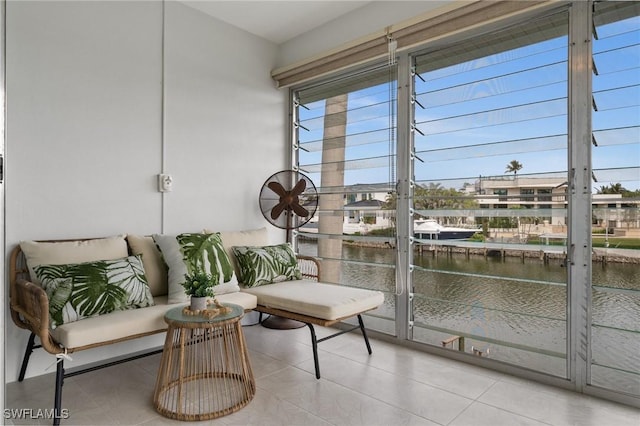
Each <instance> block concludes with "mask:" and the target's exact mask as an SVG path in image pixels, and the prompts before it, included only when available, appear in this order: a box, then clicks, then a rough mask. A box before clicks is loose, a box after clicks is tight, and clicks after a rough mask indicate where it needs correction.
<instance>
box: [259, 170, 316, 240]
mask: <svg viewBox="0 0 640 426" xmlns="http://www.w3.org/2000/svg"><path fill="white" fill-rule="evenodd" d="M259 202H260V211H261V212H262V215H263V216H264V218H265V219H266V220H267V221H268V222H269V223H271V224H272V225H274V226H276V227H278V228H282V229H295V228H299V227H300V226H302V225H304V224H305V223H307V222H309V221H310V220H311V218H313V215H314V214H315V213H316V210H317V208H318V192H317V190H316V187H315V185H314V184H313V182H312V181H311V179H309V177H308V176H306V175H304V174H303V173H300V172H298V171H295V170H282V171H279V172H277V173H274V174H273V175H271V176H270V177H269V178H268V179H267V180H266V181H265V182H264V184H263V185H262V188H261V189H260V197H259Z"/></svg>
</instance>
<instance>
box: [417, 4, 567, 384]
mask: <svg viewBox="0 0 640 426" xmlns="http://www.w3.org/2000/svg"><path fill="white" fill-rule="evenodd" d="M567 33H568V15H567V14H566V13H558V14H554V15H550V16H545V17H544V18H541V19H533V20H530V21H528V22H526V23H521V24H519V25H514V26H513V27H509V28H506V29H504V30H500V31H497V32H491V33H488V34H485V35H482V36H478V37H475V38H473V39H472V40H464V41H462V42H460V43H457V44H451V45H449V46H441V47H439V48H438V49H435V50H432V51H427V52H425V53H423V54H420V55H417V56H416V57H415V58H414V70H415V78H414V80H413V83H414V87H415V98H416V102H415V103H414V118H415V128H416V131H415V132H414V134H413V135H414V145H415V151H416V158H419V160H417V161H414V174H415V180H416V190H415V192H414V197H413V198H414V204H413V208H414V211H415V212H416V215H419V217H418V218H417V219H418V220H419V219H421V218H430V219H433V220H435V221H437V223H438V225H440V228H439V231H438V233H437V234H434V235H435V238H434V237H432V238H431V239H429V238H418V239H417V242H416V244H417V245H418V246H419V247H420V246H421V245H424V246H426V247H429V248H430V250H431V251H432V252H435V255H432V254H430V253H429V252H427V251H426V250H422V251H418V253H417V254H415V256H414V262H413V263H414V265H415V270H414V273H413V279H412V282H413V285H414V289H413V293H414V297H413V304H412V315H413V319H414V327H413V329H412V330H413V340H416V341H419V342H425V343H429V344H432V345H435V346H445V347H447V348H450V349H451V350H453V351H464V352H468V353H473V354H476V355H478V356H484V357H487V356H488V357H490V358H492V359H495V360H500V361H503V362H505V363H511V364H517V365H519V366H524V367H527V368H531V369H535V370H537V371H543V372H545V373H547V374H552V375H556V376H559V377H566V375H567V370H566V342H567V340H566V300H567V286H566V281H567V275H566V269H561V268H554V269H545V268H544V261H540V260H539V257H537V258H533V259H528V258H525V255H524V254H523V253H526V252H527V251H528V250H532V249H531V248H528V245H529V243H531V242H532V241H530V240H536V241H537V240H539V235H541V234H544V233H545V232H546V233H551V232H552V225H551V224H549V225H547V226H545V225H544V223H541V222H543V220H540V218H541V217H543V214H548V212H542V211H539V210H537V209H535V208H534V196H535V195H534V194H535V189H534V186H540V185H549V186H555V185H558V184H561V183H562V182H564V181H566V180H567V140H568V135H567V133H568V130H567V115H568V113H567V104H568V101H567V99H568V74H567V67H568V66H567V61H568V38H567ZM478 176H482V178H481V179H480V178H477V177H478ZM465 182H473V183H474V187H476V186H477V187H481V188H483V189H484V190H485V191H490V193H491V194H493V197H491V198H490V199H489V200H490V201H491V203H493V207H494V208H493V209H488V210H487V209H481V208H480V207H479V205H480V204H485V203H484V200H485V199H486V198H488V197H486V196H483V195H482V194H476V193H475V192H471V193H469V192H463V191H462V190H461V189H462V188H463V186H464V183H465ZM563 213H564V211H563ZM414 229H419V230H422V225H418V224H417V225H416V228H414ZM465 230H466V231H467V233H466V234H465V233H464V231H465ZM416 232H417V231H416ZM558 232H560V231H558ZM565 233H566V230H565ZM424 235H425V234H424V233H421V234H420V236H421V237H423V236H424ZM472 237H473V238H472ZM565 238H566V237H565ZM434 239H435V240H437V242H434ZM485 244H486V245H485ZM487 247H491V248H493V250H487ZM538 247H539V246H538ZM538 247H536V248H537V249H538V250H539V248H538ZM543 250H545V253H546V254H545V256H547V257H548V258H554V259H557V260H554V262H556V263H560V262H561V261H562V257H563V251H564V248H561V247H559V246H556V245H549V246H548V247H545V248H544V249H543ZM456 251H457V252H461V253H464V256H467V257H463V259H465V261H464V262H463V261H456V260H454V259H453V258H452V257H451V256H449V255H448V254H449V253H452V252H456ZM425 253H428V254H425ZM525 295H526V296H525Z"/></svg>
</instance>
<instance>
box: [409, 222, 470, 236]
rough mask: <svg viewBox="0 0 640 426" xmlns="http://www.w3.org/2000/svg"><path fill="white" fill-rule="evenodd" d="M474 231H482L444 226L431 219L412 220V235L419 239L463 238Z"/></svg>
mask: <svg viewBox="0 0 640 426" xmlns="http://www.w3.org/2000/svg"><path fill="white" fill-rule="evenodd" d="M476 232H482V229H480V228H460V227H454V226H444V225H440V224H439V223H438V222H437V221H435V220H433V219H422V220H415V221H414V222H413V236H414V237H415V238H418V239H420V240H465V239H467V238H470V237H471V236H472V235H473V234H475V233H476Z"/></svg>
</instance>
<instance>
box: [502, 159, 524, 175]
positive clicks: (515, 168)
mask: <svg viewBox="0 0 640 426" xmlns="http://www.w3.org/2000/svg"><path fill="white" fill-rule="evenodd" d="M520 169H522V163H520V162H519V161H518V160H511V162H510V163H509V164H507V169H506V170H505V173H507V172H509V173H511V172H513V176H516V175H517V174H518V172H519V171H520Z"/></svg>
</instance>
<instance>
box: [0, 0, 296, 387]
mask: <svg viewBox="0 0 640 426" xmlns="http://www.w3.org/2000/svg"><path fill="white" fill-rule="evenodd" d="M6 15H7V51H6V52H7V53H6V61H7V72H6V86H7V127H6V129H7V138H6V140H7V143H6V156H7V162H6V166H7V167H6V187H5V188H6V216H5V217H6V251H7V255H8V254H9V252H10V251H11V250H12V249H13V247H14V246H15V245H16V244H18V243H19V241H20V240H25V239H55V238H74V237H92V236H105V235H112V234H117V233H137V234H151V233H155V232H162V231H163V230H164V232H167V233H174V232H183V231H197V230H200V229H202V228H203V227H210V228H217V229H220V230H223V229H225V230H231V229H245V228H254V227H261V226H267V223H266V221H264V219H263V218H262V216H261V214H260V212H259V210H258V209H257V197H258V193H259V188H260V185H261V184H262V182H263V181H264V180H265V179H266V178H267V177H268V176H269V175H271V174H272V173H273V172H275V171H277V170H280V169H282V168H284V166H285V152H286V146H287V140H286V127H287V125H286V114H285V112H286V96H287V95H286V92H284V91H278V90H276V89H275V88H274V87H275V86H274V83H273V82H272V81H271V79H270V78H269V72H270V70H271V69H272V68H273V67H274V64H275V57H276V53H277V49H276V46H275V45H273V44H271V43H269V42H267V41H265V40H262V39H260V38H257V37H255V36H252V35H250V34H248V33H246V32H243V31H241V30H238V29H237V28H235V27H232V26H229V25H227V24H225V23H223V22H221V21H218V20H215V19H213V18H211V17H208V16H205V15H203V14H201V13H200V12H197V11H195V10H193V9H191V8H188V7H186V6H184V5H182V4H180V3H176V2H168V3H167V4H166V31H165V36H166V41H165V43H166V44H165V50H164V61H165V65H166V66H165V75H164V93H165V97H164V99H165V104H166V110H165V117H166V118H165V120H164V131H163V119H162V99H163V74H162V60H163V50H162V46H163V45H162V4H161V3H160V2H155V1H141V2H123V1H105V2H98V1H91V2H78V1H72V2H57V1H44V2H34V1H27V2H23V1H20V2H18V1H9V2H7V13H6ZM163 135H164V141H165V145H164V146H165V148H164V149H163ZM163 151H164V152H165V154H164V162H165V164H166V172H168V173H171V174H172V175H173V176H174V191H173V192H171V193H168V194H164V195H162V194H160V193H158V192H157V191H156V177H155V176H156V175H157V174H158V173H160V172H161V170H162V162H163ZM163 197H164V200H163ZM272 232H273V233H272V239H274V240H277V239H279V238H284V236H283V234H282V232H279V231H277V230H273V231H272ZM5 286H8V283H5ZM4 306H8V302H5V304H4ZM5 318H6V323H7V330H6V341H5V342H6V357H5V368H6V380H7V381H8V382H12V381H15V380H16V379H17V374H18V369H19V365H20V361H21V358H22V354H23V351H24V347H25V345H26V341H27V338H28V332H26V331H24V330H20V329H18V328H17V327H15V325H14V324H13V323H12V321H11V319H10V317H9V314H8V312H5ZM161 341H162V339H159V338H158V336H154V337H151V338H147V339H143V340H141V341H136V342H128V343H122V344H119V345H116V346H112V347H108V348H105V349H94V350H91V351H84V352H80V353H78V354H75V355H74V357H73V358H74V361H73V362H71V363H67V367H68V368H73V367H76V366H79V365H82V364H83V363H87V362H91V361H95V360H97V359H103V358H108V357H113V356H117V355H119V354H124V353H129V352H132V351H136V350H139V349H142V348H144V347H148V346H156V345H159V344H160V343H161ZM51 363H52V357H51V356H50V355H48V354H45V353H44V352H43V351H42V350H36V351H35V352H34V355H33V357H32V359H31V362H30V364H29V368H28V371H27V375H28V376H33V375H39V374H43V373H46V372H51V371H53V370H52V369H49V370H46V371H45V369H46V368H47V367H49V366H50V364H51Z"/></svg>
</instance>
